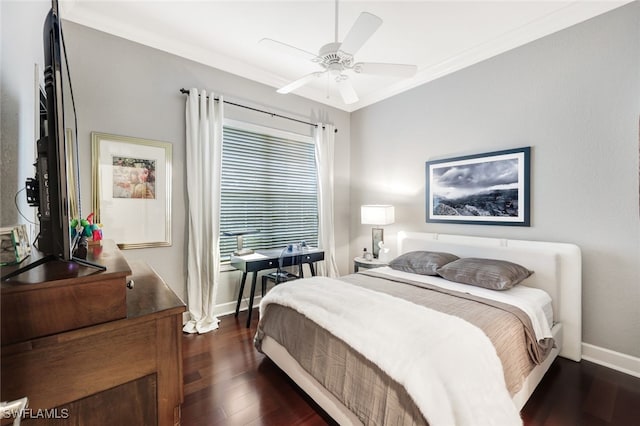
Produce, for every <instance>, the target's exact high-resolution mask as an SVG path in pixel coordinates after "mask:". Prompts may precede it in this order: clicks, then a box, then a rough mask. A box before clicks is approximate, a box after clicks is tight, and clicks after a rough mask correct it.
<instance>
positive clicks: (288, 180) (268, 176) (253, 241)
mask: <svg viewBox="0 0 640 426" xmlns="http://www.w3.org/2000/svg"><path fill="white" fill-rule="evenodd" d="M266 133H267V132H266V131H265V132H260V133H257V132H254V131H249V130H246V129H242V128H239V127H236V126H229V125H225V127H224V132H223V148H222V195H221V203H222V204H221V211H220V231H221V232H233V231H244V230H258V231H260V232H259V233H257V234H252V235H246V236H245V237H244V247H245V248H252V249H260V248H277V247H285V246H286V245H287V244H292V243H298V242H300V241H306V242H307V244H309V245H312V246H317V244H318V197H317V173H316V162H315V147H314V145H313V142H312V140H311V138H308V141H307V142H303V141H300V140H295V139H294V138H287V137H286V135H284V136H283V135H277V136H276V135H269V134H266ZM296 139H301V138H296ZM235 249H236V238H235V237H227V236H224V235H221V237H220V255H221V257H222V259H223V260H228V259H229V257H230V255H231V253H232V252H233V251H234V250H235Z"/></svg>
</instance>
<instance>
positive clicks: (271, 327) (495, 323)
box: [256, 271, 550, 425]
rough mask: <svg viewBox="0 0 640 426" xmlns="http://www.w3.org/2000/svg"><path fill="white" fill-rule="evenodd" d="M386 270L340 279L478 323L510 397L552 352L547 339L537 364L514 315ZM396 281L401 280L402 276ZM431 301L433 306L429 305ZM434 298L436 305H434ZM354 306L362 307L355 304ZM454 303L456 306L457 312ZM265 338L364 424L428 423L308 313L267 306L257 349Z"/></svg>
mask: <svg viewBox="0 0 640 426" xmlns="http://www.w3.org/2000/svg"><path fill="white" fill-rule="evenodd" d="M384 272H385V271H383V273H378V274H377V276H376V274H375V273H373V271H371V272H369V271H367V273H364V274H354V275H350V276H346V277H342V278H341V279H342V280H343V281H345V282H347V283H349V284H352V285H356V286H363V287H366V288H369V289H373V290H375V291H380V292H385V293H387V294H391V295H393V296H394V297H401V298H404V299H405V300H409V301H411V302H413V303H419V304H427V305H429V307H430V309H431V308H434V307H435V308H437V309H446V310H448V311H449V312H453V313H454V314H456V315H460V316H462V317H464V316H465V315H466V316H467V317H468V318H466V319H468V320H471V321H472V322H473V321H475V323H476V324H475V325H476V326H479V327H480V328H482V329H483V330H485V333H488V335H489V337H490V339H491V340H492V342H493V343H494V346H495V347H496V349H497V352H498V355H499V358H500V361H501V363H502V364H503V368H504V374H505V381H506V384H507V387H508V390H509V393H510V394H511V395H514V394H516V393H517V392H518V391H519V390H520V389H521V387H522V384H523V383H524V380H525V379H526V377H527V376H528V375H529V373H530V372H531V371H532V369H533V368H534V367H535V366H536V363H539V362H542V361H544V358H545V356H546V354H547V353H548V352H549V349H550V345H549V344H548V343H550V341H547V345H546V346H545V348H544V350H543V351H542V352H543V353H542V355H541V358H540V359H538V360H537V361H536V360H532V358H531V357H530V353H529V351H528V350H527V344H526V342H525V336H524V333H523V332H522V330H520V329H518V327H521V326H513V327H512V326H506V324H516V323H519V322H520V321H519V320H518V319H517V318H514V315H513V314H512V313H510V312H506V311H505V310H503V309H498V308H495V306H489V305H490V304H489V305H487V304H486V303H484V302H482V301H480V302H479V301H478V300H473V299H474V298H476V296H469V297H470V298H466V299H462V300H457V301H456V302H455V303H453V302H451V300H452V299H451V298H452V297H453V298H454V299H459V298H456V297H454V296H451V295H450V294H446V292H445V293H440V292H435V293H434V292H433V290H425V288H423V287H421V286H420V285H415V283H413V284H410V283H406V282H405V283H401V284H399V282H398V281H394V282H391V281H390V279H389V278H390V277H384ZM409 275H413V274H409ZM411 278H415V277H411ZM393 279H396V280H398V279H400V280H401V279H402V277H400V278H399V277H395V278H393ZM291 285H295V283H291ZM465 287H468V286H465ZM533 290H535V289H533ZM448 291H451V290H450V289H449V290H448ZM426 299H429V300H430V302H426ZM433 299H435V300H436V301H435V302H434V301H433ZM542 299H544V298H541V300H542ZM354 302H355V303H357V301H352V303H354ZM434 304H435V305H434ZM498 304H499V303H498ZM450 305H456V306H455V307H453V308H452V307H451V306H450ZM543 305H545V304H544V303H543ZM445 307H446V308H445ZM540 309H541V310H542V311H545V310H546V312H547V314H543V315H542V317H543V318H544V322H545V323H546V321H548V318H547V317H548V312H549V309H548V308H545V307H544V306H541V307H540ZM478 310H479V312H481V313H480V314H479V315H478V318H480V319H478V318H476V319H470V318H469V317H470V316H473V315H471V314H470V312H472V311H478ZM474 315H475V314H474ZM266 336H269V337H270V338H271V339H273V340H275V341H276V342H277V343H278V344H279V345H281V346H282V347H284V348H285V349H286V351H287V352H288V353H289V354H290V355H291V356H293V358H295V359H296V361H297V362H298V363H299V364H300V365H301V366H302V368H304V369H305V370H306V371H307V372H308V373H309V374H310V375H311V376H312V377H313V378H315V379H316V380H317V381H318V382H319V383H320V384H321V385H322V386H323V387H324V388H326V389H327V390H328V391H329V392H330V393H331V394H332V395H334V396H335V397H336V398H337V399H338V400H339V401H341V402H342V403H343V404H345V406H346V407H347V408H348V409H349V410H350V411H351V412H353V413H355V414H356V416H357V418H358V419H359V420H360V421H361V422H362V423H364V424H407V425H409V424H411V425H413V424H416V425H418V424H427V421H426V419H425V417H424V415H423V413H421V411H420V410H419V409H418V408H417V406H416V403H415V401H414V400H413V398H412V396H411V395H409V394H408V393H407V391H406V389H404V388H403V386H402V385H400V384H399V383H397V382H396V381H395V380H393V379H392V378H391V377H389V376H388V375H387V374H385V373H384V372H383V371H382V370H381V369H380V368H379V367H378V366H377V365H376V364H375V363H372V362H371V361H370V360H368V359H366V358H365V357H363V356H362V355H361V354H359V353H357V351H354V350H352V348H350V346H349V344H347V343H346V342H344V341H342V340H340V339H337V338H335V336H333V335H332V334H331V333H329V332H328V331H327V330H326V329H323V328H322V327H318V326H317V324H314V323H313V322H312V321H310V320H309V319H308V318H306V317H305V316H304V314H301V313H299V312H296V311H295V310H292V309H290V308H287V307H283V306H278V305H269V306H267V308H266V309H264V310H263V311H261V320H260V324H259V326H258V332H257V334H256V347H257V348H258V349H260V346H261V341H262V340H263V339H264V338H265V337H266Z"/></svg>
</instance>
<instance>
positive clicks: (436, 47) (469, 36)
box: [60, 0, 630, 111]
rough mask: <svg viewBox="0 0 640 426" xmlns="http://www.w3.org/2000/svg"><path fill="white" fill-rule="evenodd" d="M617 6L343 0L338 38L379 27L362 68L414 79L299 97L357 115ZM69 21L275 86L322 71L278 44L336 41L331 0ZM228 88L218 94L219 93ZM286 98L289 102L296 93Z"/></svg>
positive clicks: (85, 2)
mask: <svg viewBox="0 0 640 426" xmlns="http://www.w3.org/2000/svg"><path fill="white" fill-rule="evenodd" d="M629 2H630V0H622V1H614V0H603V1H584V0H581V1H575V0H573V1H550V0H547V1H519V0H510V1H507V0H502V1H482V0H470V1H452V0H449V1H419V0H413V1H393V0H391V1H389V0H388V1H370V0H341V1H340V2H339V9H338V10H339V15H338V16H339V25H338V34H339V40H340V41H341V40H342V38H343V37H344V36H345V35H346V33H347V32H348V31H349V29H350V28H351V26H352V24H353V23H354V21H355V20H356V18H357V17H358V15H359V14H360V13H361V12H363V11H367V12H370V13H372V14H374V15H377V16H379V17H380V18H382V20H383V23H382V26H381V27H380V28H379V29H378V30H377V31H376V32H375V34H373V36H372V37H371V38H370V39H369V40H368V41H367V42H366V44H365V45H364V46H363V47H362V49H360V51H359V52H357V54H356V55H355V58H356V60H357V61H360V62H392V63H406V64H415V65H417V67H418V72H417V74H416V75H415V77H412V78H409V79H401V78H394V77H386V76H385V77H382V76H371V75H364V74H357V75H353V76H352V77H351V81H352V82H353V86H354V88H355V90H356V92H357V93H358V96H359V98H360V100H359V101H358V102H357V103H354V104H350V105H345V104H344V103H343V102H342V100H341V98H340V96H339V94H338V93H337V91H336V90H335V87H334V86H335V85H334V84H330V83H329V81H328V80H327V79H324V78H320V79H318V80H316V81H314V82H313V83H311V84H309V85H307V86H304V87H302V88H300V89H298V90H296V91H295V92H294V94H297V95H300V96H303V97H306V98H309V99H312V100H315V101H318V102H321V103H324V104H327V105H330V106H333V107H336V108H339V109H342V110H345V111H355V110H357V109H359V108H362V107H364V106H367V105H371V104H373V103H375V102H378V101H380V100H382V99H385V98H388V97H390V96H393V95H395V94H397V93H400V92H402V91H405V90H408V89H410V88H412V87H416V86H418V85H421V84H423V83H425V82H428V81H431V80H433V79H436V78H438V77H441V76H443V75H446V74H449V73H451V72H454V71H457V70H459V69H461V68H464V67H466V66H469V65H471V64H474V63H477V62H480V61H482V60H484V59H487V58H490V57H492V56H494V55H497V54H499V53H502V52H505V51H507V50H509V49H513V48H515V47H518V46H521V45H523V44H525V43H528V42H530V41H533V40H535V39H538V38H540V37H544V36H546V35H548V34H551V33H553V32H556V31H558V30H561V29H563V28H566V27H569V26H571V25H574V24H576V23H578V22H582V21H584V20H586V19H589V18H592V17H594V16H596V15H599V14H602V13H605V12H607V11H609V10H611V9H614V8H616V7H619V6H621V5H623V4H625V3H629ZM60 3H61V16H62V17H63V18H64V19H67V20H70V21H73V22H77V23H79V24H82V25H85V26H88V27H92V28H95V29H98V30H101V31H104V32H107V33H110V34H114V35H116V36H119V37H123V38H126V39H129V40H132V41H135V42H138V43H141V44H145V45H148V46H151V47H154V48H157V49H161V50H164V51H167V52H170V53H173V54H176V55H179V56H182V57H185V58H189V59H191V60H194V61H197V62H200V63H203V64H206V65H209V66H212V67H215V68H218V69H221V70H224V71H228V72H230V73H233V74H236V75H239V76H242V77H246V78H249V79H251V80H255V81H258V82H260V83H264V84H267V85H269V86H273V87H274V90H275V88H279V87H282V86H284V85H285V84H287V83H289V82H290V81H293V80H295V79H298V78H300V77H302V76H304V75H306V74H308V73H310V72H313V71H317V70H318V69H319V68H318V65H316V64H313V63H311V62H305V61H302V60H301V59H300V58H296V57H291V56H289V55H285V54H282V53H280V52H276V51H274V50H270V49H268V48H267V47H265V46H264V45H261V44H259V43H258V42H259V41H260V40H261V39H262V38H272V39H275V40H278V41H281V42H283V43H287V44H289V45H293V46H296V47H298V48H300V49H304V50H306V51H309V52H313V53H316V52H317V51H318V49H319V48H320V47H321V46H322V45H324V44H326V43H330V42H333V41H334V32H335V29H334V26H335V21H334V20H335V2H334V1H333V0H321V1H318V0H316V1H312V0H295V1H294V0H289V1H269V0H253V1H247V0H235V1H221V0H208V1H193V0H179V1H166V0H155V1H153V0H144V1H131V0H129V1H126V0H125V1H123V0H119V1H99V0H98V1H96V0H60ZM219 89H222V88H219ZM281 96H293V95H292V94H288V95H281Z"/></svg>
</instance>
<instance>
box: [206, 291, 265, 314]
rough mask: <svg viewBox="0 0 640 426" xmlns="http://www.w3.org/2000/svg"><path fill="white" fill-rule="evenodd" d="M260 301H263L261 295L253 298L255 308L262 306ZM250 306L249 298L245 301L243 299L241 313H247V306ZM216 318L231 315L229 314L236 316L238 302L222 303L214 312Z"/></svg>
mask: <svg viewBox="0 0 640 426" xmlns="http://www.w3.org/2000/svg"><path fill="white" fill-rule="evenodd" d="M260 300H262V297H261V296H260V295H256V297H254V298H253V307H254V308H257V307H258V306H260ZM248 304H249V298H248V297H246V298H244V299H242V303H240V311H241V312H242V311H246V310H247V305H248ZM213 312H214V313H215V314H216V316H218V317H221V316H224V315H229V314H235V313H236V301H233V302H227V303H221V304H219V305H216V307H215V309H214V311H213Z"/></svg>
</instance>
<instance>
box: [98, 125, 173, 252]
mask: <svg viewBox="0 0 640 426" xmlns="http://www.w3.org/2000/svg"><path fill="white" fill-rule="evenodd" d="M91 140H92V150H93V211H94V213H95V218H96V221H97V222H99V223H101V224H102V227H103V232H104V236H105V238H109V239H112V240H115V242H116V244H118V246H119V247H120V248H122V249H134V248H146V247H163V246H170V245H171V172H172V166H171V157H172V145H171V144H170V143H169V142H162V141H154V140H148V139H141V138H134V137H128V136H118V135H110V134H106V133H97V132H93V133H91Z"/></svg>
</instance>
